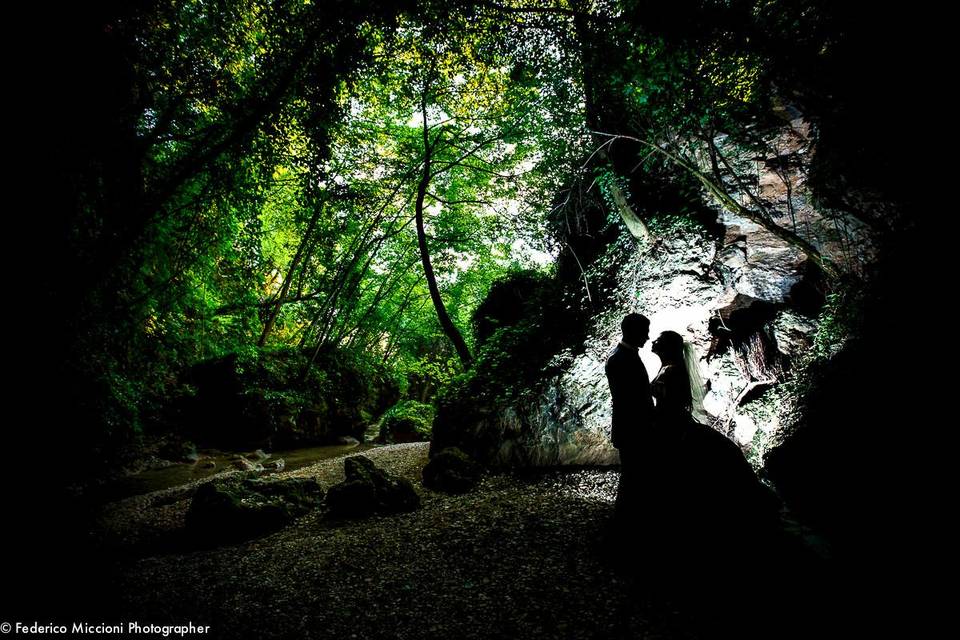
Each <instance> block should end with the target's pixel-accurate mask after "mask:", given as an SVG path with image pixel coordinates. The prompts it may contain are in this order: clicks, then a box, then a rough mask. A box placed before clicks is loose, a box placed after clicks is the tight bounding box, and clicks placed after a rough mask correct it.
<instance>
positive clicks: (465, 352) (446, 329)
mask: <svg viewBox="0 0 960 640" xmlns="http://www.w3.org/2000/svg"><path fill="white" fill-rule="evenodd" d="M420 108H421V109H420V111H421V113H422V114H423V149H424V158H423V175H422V176H421V178H420V184H419V185H418V186H417V202H416V222H417V246H418V247H419V248H420V262H422V263H423V275H424V277H425V278H426V279H427V288H428V289H429V290H430V299H431V300H432V301H433V308H434V309H435V310H436V312H437V319H438V320H439V321H440V327H441V328H442V329H443V333H444V334H446V336H447V337H448V338H449V339H450V342H452V343H453V347H454V348H455V349H456V350H457V355H458V356H459V357H460V363H461V364H463V366H464V368H467V367H469V366H470V363H471V362H472V361H473V356H471V355H470V349H469V348H468V347H467V343H466V341H465V340H464V339H463V336H462V335H461V334H460V331H459V329H457V327H456V325H454V324H453V321H452V320H451V319H450V315H449V314H448V313H447V308H446V307H445V306H444V305H443V299H442V298H441V297H440V288H439V287H438V286H437V277H436V276H435V275H434V273H433V265H432V264H431V262H430V249H429V248H428V247H427V234H426V231H425V230H424V227H423V201H424V198H425V197H426V195H427V187H429V186H430V178H431V175H430V154H431V153H432V149H431V147H430V130H429V126H428V123H427V99H426V90H424V95H423V98H422V99H421V101H420Z"/></svg>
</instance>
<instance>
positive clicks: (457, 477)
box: [423, 447, 482, 493]
mask: <svg viewBox="0 0 960 640" xmlns="http://www.w3.org/2000/svg"><path fill="white" fill-rule="evenodd" d="M481 474H482V468H481V467H480V465H479V464H477V463H476V462H474V461H473V460H472V459H470V457H469V456H467V454H465V453H464V452H463V451H461V450H460V449H458V448H456V447H450V448H448V449H443V450H441V451H439V452H437V454H436V455H435V456H433V458H432V459H431V460H430V462H428V463H427V466H425V467H424V468H423V484H424V486H426V487H429V488H431V489H434V490H436V491H442V492H444V493H466V492H467V491H470V490H471V489H473V488H474V487H475V486H476V485H477V483H478V482H479V481H480V476H481Z"/></svg>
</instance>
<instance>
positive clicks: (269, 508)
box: [186, 476, 323, 540]
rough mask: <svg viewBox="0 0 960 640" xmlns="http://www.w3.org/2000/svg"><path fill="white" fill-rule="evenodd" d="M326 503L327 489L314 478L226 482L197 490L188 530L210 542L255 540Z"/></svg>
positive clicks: (189, 515) (188, 521)
mask: <svg viewBox="0 0 960 640" xmlns="http://www.w3.org/2000/svg"><path fill="white" fill-rule="evenodd" d="M322 500H323V489H322V488H321V487H320V485H319V484H318V483H317V481H316V480H313V479H310V478H286V479H282V480H278V479H271V478H249V477H242V476H233V477H230V478H222V479H218V480H214V481H213V482H208V483H206V484H203V485H201V486H200V487H199V488H198V489H197V491H196V493H195V494H194V496H193V502H192V503H191V504H190V509H189V511H187V518H186V522H187V528H188V530H190V531H191V532H193V533H194V535H196V536H198V537H202V538H206V539H210V540H238V539H245V538H250V537H255V536H257V535H261V534H264V533H267V532H269V531H275V530H277V529H280V528H282V527H284V526H285V525H287V524H289V523H290V522H292V521H293V520H294V519H295V518H297V517H300V516H302V515H304V514H306V513H308V512H310V511H311V510H313V509H316V508H317V507H318V506H319V505H320V503H321V501H322Z"/></svg>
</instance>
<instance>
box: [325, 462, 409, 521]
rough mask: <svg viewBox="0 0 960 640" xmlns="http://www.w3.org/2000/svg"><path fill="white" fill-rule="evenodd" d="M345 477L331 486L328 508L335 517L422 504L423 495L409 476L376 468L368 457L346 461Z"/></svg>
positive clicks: (405, 510) (393, 510) (407, 507)
mask: <svg viewBox="0 0 960 640" xmlns="http://www.w3.org/2000/svg"><path fill="white" fill-rule="evenodd" d="M343 468H344V473H345V475H346V480H345V481H344V482H341V483H340V484H338V485H334V486H333V487H331V488H330V492H329V495H328V497H327V507H328V508H329V510H330V514H331V515H333V516H336V517H360V516H365V515H370V514H372V513H384V514H385V513H403V512H407V511H413V510H414V509H416V508H417V507H419V506H420V496H419V495H417V492H416V490H415V489H414V488H413V484H412V483H411V482H410V481H409V480H407V479H406V478H401V477H399V476H397V475H394V474H392V473H389V472H387V471H385V470H383V469H381V468H379V467H377V466H376V465H375V464H374V463H373V461H372V460H370V458H367V457H366V456H351V457H349V458H347V459H346V460H344V462H343Z"/></svg>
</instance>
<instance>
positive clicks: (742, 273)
mask: <svg viewBox="0 0 960 640" xmlns="http://www.w3.org/2000/svg"><path fill="white" fill-rule="evenodd" d="M806 136H807V127H806V125H805V123H803V122H802V121H800V120H797V121H794V122H793V123H792V125H791V126H790V127H785V128H784V131H783V132H781V134H780V136H779V138H778V139H777V144H776V145H774V148H776V149H778V150H779V155H777V156H776V157H773V158H769V159H767V161H766V162H763V163H758V170H757V180H756V182H755V185H758V186H759V193H760V195H761V196H762V197H763V198H764V203H765V205H766V206H767V207H768V211H769V212H770V215H771V217H773V219H774V220H776V221H777V222H778V223H779V224H782V225H785V226H788V227H790V228H793V229H794V230H795V231H796V232H797V233H798V234H800V235H801V236H802V237H804V238H805V239H807V240H808V241H810V242H813V243H814V245H815V246H817V247H818V248H819V249H820V251H821V252H822V253H823V254H824V255H825V256H827V257H828V258H830V259H831V260H833V261H834V262H836V263H838V264H842V265H844V267H845V268H853V266H852V263H851V260H852V259H851V256H849V255H848V254H847V252H846V247H847V243H846V242H845V239H846V240H848V239H849V234H850V233H851V230H850V229H849V228H841V226H839V224H838V222H837V221H836V220H834V219H831V218H828V217H827V216H825V215H823V214H822V213H821V212H819V211H817V210H816V209H815V208H814V207H813V206H812V205H811V204H810V201H809V197H808V194H807V192H806V191H805V189H804V181H803V176H804V162H803V159H804V158H806V157H807V155H808V153H809V148H808V144H807V137H806ZM786 157H789V158H791V159H792V161H791V163H787V162H784V158H786ZM798 158H799V160H798ZM784 166H786V167H787V169H784ZM790 167H794V168H790ZM787 184H789V188H787V186H786V185H787ZM728 192H730V193H732V194H733V195H734V196H735V197H737V198H740V199H741V201H743V202H746V201H747V198H748V196H747V195H746V194H738V193H736V190H735V189H729V188H728ZM715 211H716V215H717V223H718V226H717V227H716V228H715V229H713V230H709V231H708V230H707V229H705V228H703V227H702V226H699V225H695V224H691V223H689V222H684V223H681V224H675V225H672V226H669V227H666V228H664V227H662V226H661V228H659V229H657V228H654V231H655V234H656V236H657V240H656V242H655V243H654V244H653V245H651V246H643V245H638V244H637V243H636V241H635V240H634V239H633V238H632V237H631V236H630V235H629V234H628V233H622V234H621V236H620V239H619V240H618V241H617V242H616V243H615V244H614V245H612V246H611V247H610V248H609V249H608V252H607V255H606V256H604V257H602V258H601V259H599V260H597V261H595V263H594V265H593V266H592V267H591V269H589V270H588V272H587V277H588V281H589V280H590V276H591V275H597V274H598V272H600V271H602V270H604V269H611V268H612V269H615V273H616V286H615V288H614V290H613V291H610V292H603V293H604V297H605V299H606V300H607V301H608V302H609V303H608V304H606V305H605V307H604V310H603V311H602V312H601V313H599V314H598V315H597V316H596V317H595V318H594V319H593V321H592V323H591V327H590V331H589V338H588V340H587V341H586V344H585V345H584V348H583V349H582V350H579V351H577V352H572V351H565V352H563V353H560V354H558V355H556V356H555V358H554V360H553V362H552V363H551V364H552V365H555V366H553V367H548V368H547V369H546V370H552V371H560V373H558V374H556V375H550V376H549V377H546V378H544V379H542V380H541V381H540V382H539V383H538V384H537V385H535V386H534V387H533V388H531V389H530V390H529V391H528V392H527V393H526V394H525V395H524V396H523V397H522V398H521V399H520V400H519V401H517V402H515V403H514V404H513V405H512V406H509V407H506V408H503V409H502V410H501V411H500V412H499V416H498V420H499V422H500V425H499V428H500V430H501V432H502V434H503V444H502V446H501V447H500V449H499V452H498V453H497V455H496V457H495V462H498V463H501V464H507V465H556V464H562V465H580V464H583V465H604V464H615V463H617V462H618V456H617V452H616V449H614V448H613V447H612V446H611V445H610V442H609V435H610V411H611V407H610V394H609V390H608V388H607V381H606V377H605V375H604V370H603V366H604V361H605V359H606V357H607V354H608V353H609V352H610V350H612V349H613V348H614V347H615V346H616V344H617V342H618V341H619V339H620V328H619V324H620V320H621V319H622V317H623V316H624V314H626V313H628V312H630V311H636V312H639V313H642V314H644V315H646V316H647V317H648V318H649V319H650V322H651V327H650V338H651V341H652V340H653V339H654V338H655V337H656V336H657V335H658V334H659V333H660V332H661V331H664V330H668V329H669V330H673V331H677V332H679V333H680V334H682V335H683V336H684V337H685V338H686V339H687V340H688V341H689V342H691V343H692V344H693V346H694V348H695V350H696V353H697V354H698V356H699V360H700V367H701V374H702V377H703V379H704V381H705V383H706V385H707V389H708V391H707V393H706V396H705V399H704V408H705V410H706V411H707V412H708V413H709V414H710V415H709V419H710V420H711V421H712V423H713V426H714V427H715V428H717V429H718V430H720V431H722V432H724V433H725V434H727V435H729V436H731V437H733V438H734V439H735V440H736V441H737V442H738V443H740V444H741V446H743V447H744V448H745V449H746V448H749V447H750V446H751V443H754V444H756V442H757V441H758V440H762V439H764V438H766V437H769V436H770V435H771V434H773V433H774V432H775V431H776V430H777V429H778V427H779V416H778V415H776V412H774V413H773V414H770V413H769V412H767V414H766V415H765V416H764V418H763V419H761V420H758V419H757V418H756V415H755V412H751V411H750V410H749V407H748V405H749V404H750V402H752V401H754V400H755V399H756V398H757V397H759V396H761V395H762V394H763V393H764V392H765V391H766V390H768V389H770V388H771V387H773V386H775V385H776V384H777V383H778V382H779V381H780V380H781V379H782V378H783V374H784V372H785V371H786V370H787V369H788V368H789V366H790V363H791V361H793V360H794V359H795V358H796V357H797V356H798V355H799V354H801V353H802V352H803V351H804V350H806V349H808V348H810V346H811V344H812V336H813V333H814V332H815V331H816V328H817V321H816V317H817V313H818V311H819V308H820V306H821V305H822V302H823V299H822V293H821V292H820V286H819V282H818V277H819V272H818V271H817V269H816V268H815V267H814V266H813V265H812V263H810V261H809V260H808V259H807V257H806V256H805V255H804V254H803V253H802V252H800V251H799V250H798V249H796V248H794V247H792V246H791V245H789V244H788V243H787V242H785V241H784V240H781V239H780V238H778V237H776V236H775V235H773V234H772V233H770V232H769V231H767V230H765V229H764V228H763V227H761V226H760V225H758V224H756V223H755V222H753V221H751V220H749V219H747V218H744V217H741V216H739V215H736V214H733V213H730V212H729V211H725V210H723V209H721V208H720V207H719V206H717V208H716V210H715ZM718 229H719V233H718V232H717V230H718ZM861 257H862V254H858V256H857V259H859V258H861ZM854 266H855V265H854ZM640 355H641V358H642V360H643V362H644V364H645V366H646V368H647V371H648V373H649V374H650V377H651V379H652V378H653V377H654V376H655V375H656V374H657V371H658V370H659V368H660V362H659V359H658V358H657V357H656V356H655V355H653V353H651V351H650V343H649V342H648V343H647V345H645V346H644V348H642V349H641V350H640Z"/></svg>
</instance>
